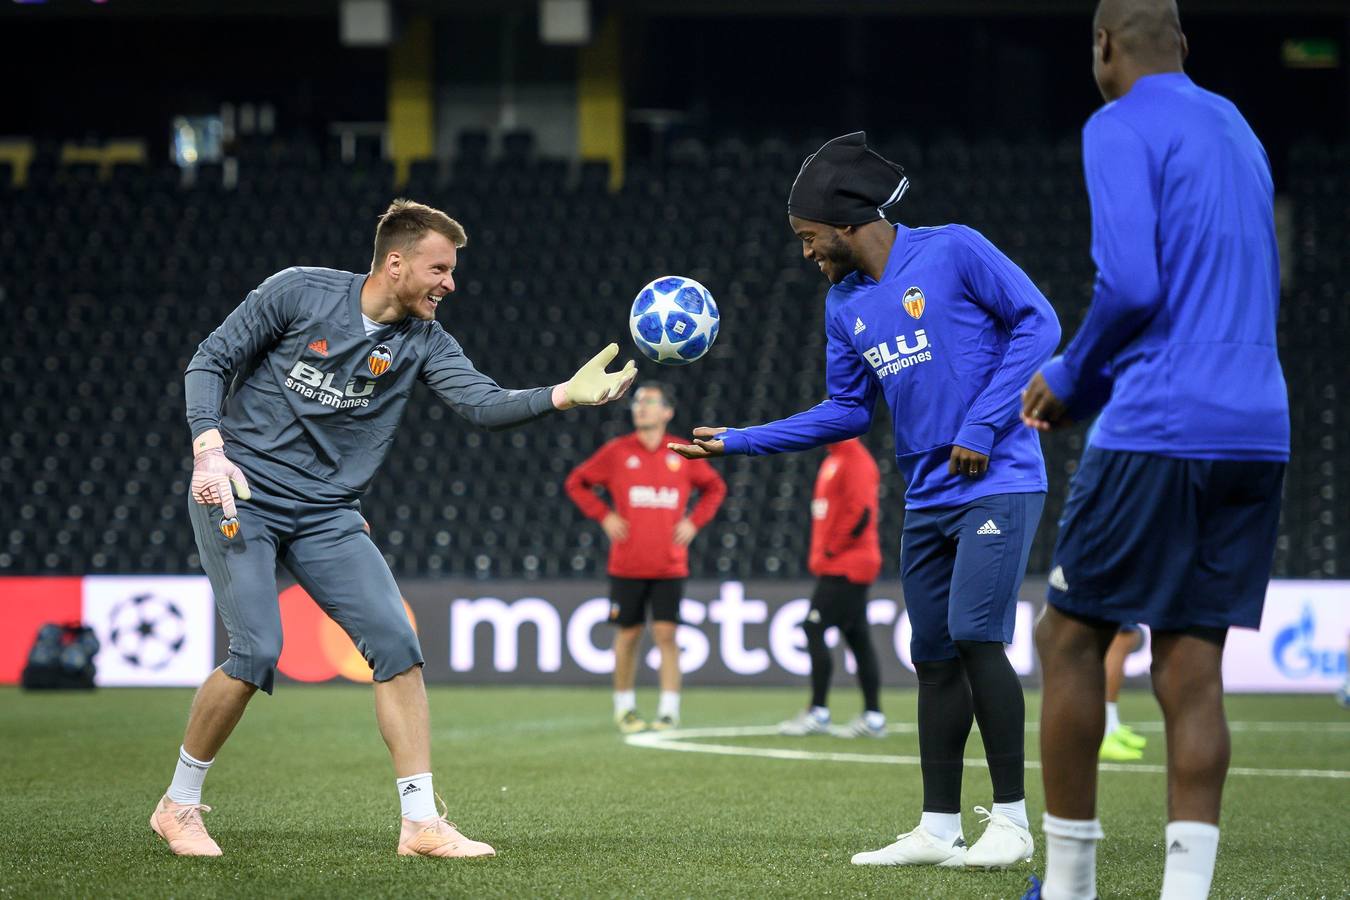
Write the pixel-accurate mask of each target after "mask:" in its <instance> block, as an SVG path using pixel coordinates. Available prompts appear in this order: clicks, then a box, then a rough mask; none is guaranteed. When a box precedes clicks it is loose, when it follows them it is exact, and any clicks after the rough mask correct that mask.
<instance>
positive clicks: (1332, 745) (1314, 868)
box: [0, 686, 1350, 898]
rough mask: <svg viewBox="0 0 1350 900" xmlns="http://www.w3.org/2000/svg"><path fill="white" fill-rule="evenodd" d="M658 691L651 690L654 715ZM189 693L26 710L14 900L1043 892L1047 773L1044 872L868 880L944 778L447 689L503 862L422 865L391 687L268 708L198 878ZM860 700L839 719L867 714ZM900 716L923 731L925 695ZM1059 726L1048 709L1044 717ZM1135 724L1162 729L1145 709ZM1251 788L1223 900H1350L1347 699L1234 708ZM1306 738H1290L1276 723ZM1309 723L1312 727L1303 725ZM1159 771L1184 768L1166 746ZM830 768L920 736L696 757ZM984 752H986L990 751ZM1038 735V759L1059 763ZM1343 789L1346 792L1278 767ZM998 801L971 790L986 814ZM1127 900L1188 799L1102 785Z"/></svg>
mask: <svg viewBox="0 0 1350 900" xmlns="http://www.w3.org/2000/svg"><path fill="white" fill-rule="evenodd" d="M654 693H655V692H654V691H651V690H648V691H644V692H642V693H640V695H639V698H640V699H641V700H642V701H644V703H645V707H644V708H645V709H646V710H647V711H648V712H650V711H651V706H652V705H653V704H654V700H655V697H654ZM190 698H191V693H190V692H189V691H172V690H101V691H98V692H97V693H93V694H84V695H80V694H65V695H34V694H26V693H21V692H19V691H17V690H14V689H9V688H6V689H3V690H0V895H3V896H16V897H20V896H30V897H37V896H41V897H104V896H117V897H171V896H172V897H193V898H196V897H228V898H240V897H414V896H462V897H900V898H908V897H934V898H961V897H989V898H1006V897H1020V896H1021V893H1022V890H1023V888H1024V886H1025V881H1026V876H1027V875H1028V874H1029V873H1031V872H1032V871H1036V872H1038V873H1039V872H1041V870H1042V865H1043V856H1042V853H1041V849H1042V847H1041V834H1040V829H1039V819H1040V814H1041V811H1042V806H1041V801H1040V797H1041V791H1040V783H1039V772H1038V771H1037V770H1035V769H1030V770H1029V771H1028V773H1027V779H1028V788H1029V805H1030V807H1031V814H1032V819H1033V831H1034V833H1035V834H1036V838H1037V854H1036V859H1035V860H1034V862H1033V865H1032V866H1022V867H1020V868H1016V869H1012V870H1008V871H1004V872H960V871H957V872H951V871H935V870H924V869H912V868H911V869H900V868H860V867H855V866H850V865H849V861H848V860H849V856H850V855H851V854H852V853H854V852H856V851H858V850H865V849H875V848H877V847H880V846H882V845H884V844H886V843H889V842H890V841H891V840H893V839H894V836H895V835H896V834H897V833H898V832H900V831H904V830H907V829H909V828H910V827H912V826H913V825H914V824H915V822H916V821H917V817H918V813H919V803H920V782H919V770H918V768H917V767H915V766H913V765H905V764H863V763H859V762H853V761H838V760H836V761H830V760H821V759H772V758H763V757H759V756H729V755H720V754H713V753H701V752H670V751H663V750H659V749H654V748H646V747H635V746H631V745H628V744H626V743H625V742H624V741H623V739H622V738H621V737H619V736H618V735H617V734H616V733H615V732H614V731H613V728H612V726H611V724H610V721H609V706H610V700H609V695H608V692H607V691H604V690H601V689H570V688H485V687H463V688H449V687H438V688H434V689H433V690H432V692H431V705H432V717H433V728H434V755H435V760H436V767H435V768H436V772H435V775H436V784H437V789H438V791H439V792H440V793H441V794H442V795H443V796H444V797H445V799H446V800H447V801H448V802H449V804H450V817H451V819H452V820H453V821H456V822H458V823H459V824H460V825H461V826H462V827H463V829H464V830H465V832H467V833H468V834H469V835H470V836H472V837H476V838H480V839H483V840H486V841H488V842H490V843H492V844H493V845H495V846H496V847H497V851H498V856H497V858H496V859H493V860H474V861H459V860H427V859H401V858H398V857H396V856H395V855H394V844H395V838H396V835H397V829H398V807H397V802H396V798H395V795H394V789H393V775H392V772H391V770H390V767H389V762H388V758H387V756H386V754H385V750H384V745H383V743H382V742H381V740H380V737H379V735H378V733H377V732H376V729H375V722H374V712H373V707H372V701H371V694H370V691H369V689H365V688H361V687H357V686H345V687H296V686H282V687H281V688H280V689H279V690H278V693H277V696H275V697H271V698H268V697H265V696H261V695H260V696H259V697H257V698H256V699H255V700H254V702H253V704H252V706H251V708H250V709H249V711H248V713H247V715H246V716H245V717H244V721H243V723H242V724H241V725H240V727H239V729H238V730H237V731H236V733H235V736H234V738H233V739H232V740H231V742H230V744H229V745H228V746H227V747H226V748H225V750H224V751H223V752H222V753H221V755H220V758H219V760H218V762H217V765H216V766H215V768H214V769H213V770H212V772H211V775H210V777H209V778H208V779H207V782H206V795H205V800H206V802H207V803H209V804H211V805H212V806H213V807H214V811H213V812H212V813H209V814H208V815H207V816H206V822H207V825H208V827H209V828H210V829H211V833H212V835H213V836H214V837H215V838H216V839H217V840H218V841H219V843H220V844H221V846H222V847H223V848H224V850H225V856H224V857H223V858H220V859H178V858H175V857H173V856H171V855H170V854H169V852H168V850H167V848H166V847H165V845H164V844H162V843H161V842H159V840H158V839H157V838H155V837H154V836H153V835H152V833H151V832H150V829H149V827H148V824H147V820H148V818H149V814H150V810H151V809H152V808H153V806H154V804H155V802H156V800H158V798H159V795H160V794H161V792H162V791H163V789H164V787H165V785H166V784H167V782H168V779H169V777H170V775H171V773H172V766H173V764H174V760H175V754H176V751H177V749H178V742H179V740H180V738H181V732H182V725H183V721H184V718H185V716H186V713H187V707H188V702H189V700H190ZM804 699H805V692H804V689H803V690H793V691H788V690H768V689H758V690H727V689H720V690H712V689H691V690H688V691H687V692H686V694H685V698H684V713H685V716H684V718H685V722H684V725H685V727H686V728H699V727H710V726H745V725H771V724H773V723H775V722H777V721H778V720H779V719H781V718H785V717H787V716H789V715H790V714H792V713H793V712H795V710H796V709H797V708H799V706H800V704H801V703H802V701H803V700H804ZM856 705H857V699H856V695H855V693H854V692H852V691H842V690H841V691H839V693H838V696H837V697H836V716H837V717H839V718H840V719H841V720H842V719H843V718H844V717H845V716H851V715H852V714H853V713H854V712H856V709H855V707H856ZM884 705H885V708H886V709H887V712H888V713H889V715H890V717H891V719H892V720H893V722H895V723H898V724H899V725H900V727H901V728H906V727H907V726H906V724H905V723H912V721H913V718H914V710H915V700H914V695H913V693H912V692H900V691H895V692H889V693H887V694H886V695H885V696H884ZM1028 707H1029V708H1028V719H1029V721H1031V722H1033V723H1034V721H1035V715H1036V697H1035V696H1034V695H1030V696H1029V697H1028ZM1122 708H1123V714H1124V717H1125V719H1126V721H1127V722H1131V723H1135V724H1138V723H1143V727H1144V728H1145V729H1147V728H1148V727H1149V724H1150V723H1153V726H1154V727H1155V728H1156V722H1157V719H1158V713H1157V708H1156V706H1155V704H1154V703H1153V701H1152V699H1151V698H1150V697H1148V696H1147V695H1145V694H1142V693H1132V694H1129V695H1127V696H1126V697H1125V698H1124V700H1123V703H1122ZM1228 709H1229V717H1230V719H1231V720H1233V721H1234V723H1235V733H1234V736H1233V765H1234V766H1236V767H1244V768H1245V769H1250V770H1254V771H1252V772H1250V773H1248V774H1241V775H1239V774H1234V775H1233V776H1231V777H1230V778H1229V781H1228V788H1227V793H1226V796H1225V798H1224V800H1225V802H1224V822H1223V824H1222V827H1223V836H1222V843H1221V846H1220V852H1219V862H1218V871H1217V874H1216V876H1215V880H1214V890H1213V894H1212V896H1214V897H1221V898H1230V897H1241V898H1257V897H1260V898H1265V897H1288V898H1310V897H1347V896H1350V877H1348V876H1347V873H1348V872H1350V819H1347V812H1346V810H1347V808H1350V778H1348V777H1346V771H1345V770H1350V714H1347V713H1346V712H1345V711H1343V710H1341V709H1339V708H1337V707H1336V705H1335V704H1334V702H1333V701H1332V700H1331V698H1329V697H1232V698H1230V700H1229V707H1228ZM1267 723H1281V724H1267ZM1282 723H1288V724H1282ZM1145 733H1146V734H1147V735H1148V736H1149V737H1150V738H1151V739H1152V740H1151V741H1150V744H1149V746H1148V749H1147V750H1146V751H1145V754H1146V755H1145V759H1144V762H1145V763H1149V764H1153V765H1157V764H1159V763H1161V762H1162V761H1163V758H1164V749H1163V744H1162V740H1161V735H1160V734H1158V733H1157V731H1156V730H1147V731H1145ZM695 741H696V742H699V743H715V744H721V745H734V746H739V747H763V748H778V749H796V750H805V751H811V752H816V753H862V754H881V755H886V756H893V757H905V756H914V755H917V753H918V744H917V740H916V738H915V735H914V734H913V732H912V730H904V731H897V733H894V734H892V735H891V736H890V737H888V738H887V739H885V740H882V741H870V740H869V741H845V740H841V739H837V738H828V737H812V738H778V737H765V736H745V737H718V738H702V739H695ZM966 755H967V757H968V758H971V757H978V756H979V755H980V745H979V737H978V733H977V734H974V735H972V738H971V743H970V745H969V747H968V748H967V753H966ZM1036 757H1037V753H1036V733H1035V731H1034V730H1031V731H1029V732H1028V758H1029V759H1031V760H1034V759H1036ZM1270 769H1283V770H1290V769H1318V770H1336V771H1339V772H1340V777H1309V776H1306V775H1304V776H1293V777H1291V776H1277V775H1273V774H1270V773H1268V772H1267V771H1264V770H1270ZM989 792H990V788H989V779H988V776H987V774H986V773H985V771H984V770H983V769H982V768H980V767H970V768H968V769H967V774H966V784H965V793H964V803H965V806H966V808H967V812H966V815H965V829H966V837H967V838H968V839H972V840H973V839H974V837H975V836H978V834H979V826H978V822H977V818H976V816H975V815H974V814H973V813H971V812H969V808H970V807H972V806H974V805H976V804H981V805H988V804H989V800H990V796H989ZM1101 816H1102V820H1103V824H1104V827H1105V829H1106V835H1107V837H1106V840H1105V841H1104V842H1103V843H1102V845H1101V847H1100V849H1099V863H1098V873H1099V875H1098V884H1099V887H1100V890H1101V893H1102V897H1103V898H1115V897H1156V896H1157V892H1158V889H1159V886H1160V883H1161V878H1162V862H1163V851H1162V847H1161V842H1162V829H1163V819H1164V812H1163V778H1162V776H1161V775H1159V774H1156V773H1154V772H1150V771H1144V770H1137V769H1136V770H1131V771H1125V772H1109V773H1106V774H1104V775H1103V776H1102V792H1101Z"/></svg>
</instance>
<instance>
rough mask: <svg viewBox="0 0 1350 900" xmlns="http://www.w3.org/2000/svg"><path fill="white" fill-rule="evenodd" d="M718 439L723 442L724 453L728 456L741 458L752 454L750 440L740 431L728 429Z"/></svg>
mask: <svg viewBox="0 0 1350 900" xmlns="http://www.w3.org/2000/svg"><path fill="white" fill-rule="evenodd" d="M718 439H719V440H721V442H722V453H724V454H725V455H727V456H740V455H744V454H747V453H749V452H750V439H749V438H747V437H746V436H745V435H744V434H741V432H740V430H739V429H736V428H728V429H727V430H726V431H724V432H722V433H721V434H720V435H719V436H718Z"/></svg>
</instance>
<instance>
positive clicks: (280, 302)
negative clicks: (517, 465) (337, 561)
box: [185, 267, 554, 502]
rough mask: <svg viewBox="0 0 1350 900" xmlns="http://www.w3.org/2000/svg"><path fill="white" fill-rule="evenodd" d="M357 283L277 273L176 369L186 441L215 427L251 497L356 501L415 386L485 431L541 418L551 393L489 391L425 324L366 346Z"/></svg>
mask: <svg viewBox="0 0 1350 900" xmlns="http://www.w3.org/2000/svg"><path fill="white" fill-rule="evenodd" d="M365 280H366V276H365V275H356V274H353V273H351V272H340V271H335V270H333V269H318V268H300V267H297V268H291V269H285V270H283V271H281V272H278V273H277V274H275V275H273V276H272V277H271V278H268V279H267V280H266V281H264V282H263V283H262V284H261V285H259V286H258V287H257V288H256V289H255V290H253V291H251V292H250V293H249V295H248V297H247V298H245V300H244V302H243V303H241V304H240V305H239V306H238V307H237V308H236V309H235V310H234V312H232V313H230V315H229V316H227V317H226V319H225V321H224V322H223V323H221V325H220V327H219V328H217V329H216V330H215V331H213V332H211V334H210V335H209V336H208V337H207V338H206V340H204V341H202V343H201V345H200V346H199V347H198V348H197V353H196V354H195V355H194V356H193V357H192V362H190V363H188V367H187V373H186V387H185V395H186V399H187V418H188V425H189V426H190V427H191V429H192V435H193V436H194V437H195V436H196V435H198V434H201V433H202V432H203V431H205V430H207V429H209V428H219V429H220V432H221V435H222V436H223V438H224V440H225V452H226V454H227V455H228V456H229V457H230V459H232V460H233V461H234V462H235V463H236V464H237V465H238V466H239V467H240V468H242V469H243V470H244V474H245V475H247V476H248V478H249V482H250V485H251V486H252V487H253V488H254V489H255V490H256V489H258V488H262V489H264V490H267V491H270V492H272V493H274V494H279V495H281V496H287V497H292V498H295V499H300V500H308V501H318V502H350V501H352V500H356V499H358V498H359V497H360V496H361V494H362V493H363V492H364V491H365V490H366V488H367V486H368V485H369V484H370V480H371V478H372V477H373V476H374V475H375V471H376V470H377V469H378V468H379V467H380V464H381V463H382V462H383V461H384V457H385V455H386V454H387V453H388V452H389V446H390V444H391V443H392V442H393V439H394V432H395V430H396V429H397V428H398V424H399V421H400V419H402V417H403V408H404V406H406V405H407V402H408V395H409V394H411V393H412V388H413V382H414V381H415V380H418V379H420V380H421V381H422V382H424V383H425V384H426V385H427V386H428V387H430V388H431V389H432V390H433V391H435V392H436V393H437V394H438V395H439V396H440V397H441V399H443V400H444V401H445V402H446V403H447V404H449V405H450V407H451V408H453V409H454V410H455V412H457V413H459V414H460V415H461V416H463V417H464V418H466V419H468V420H469V421H470V422H472V423H473V424H475V425H479V426H482V427H485V428H490V429H497V428H506V427H508V426H511V425H516V424H519V423H522V422H528V421H530V420H532V419H537V418H539V417H540V416H543V415H546V414H547V413H549V412H552V411H553V408H554V407H553V400H552V388H549V387H540V388H532V389H529V390H519V391H517V390H507V389H505V388H502V387H500V386H499V385H498V384H497V383H496V382H495V381H493V380H492V379H491V378H489V377H487V376H486V375H484V374H482V373H481V372H479V371H478V370H477V369H475V368H474V365H473V363H472V362H470V361H469V358H468V357H467V356H465V355H464V351H463V350H462V349H461V348H460V346H459V342H458V341H456V340H455V339H454V338H453V337H451V336H450V335H449V334H448V333H446V331H445V329H443V328H442V327H441V326H440V324H439V323H437V322H429V321H423V320H421V319H413V318H408V319H404V320H403V321H401V322H396V323H394V324H392V325H386V326H385V327H384V328H382V329H380V330H379V331H377V332H375V333H374V334H371V335H367V334H366V331H365V327H364V325H363V322H362V318H361V287H362V285H364V284H365ZM227 384H228V385H229V389H228V392H227V390H226V385H227ZM222 407H223V411H222Z"/></svg>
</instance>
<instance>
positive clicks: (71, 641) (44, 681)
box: [21, 622, 99, 690]
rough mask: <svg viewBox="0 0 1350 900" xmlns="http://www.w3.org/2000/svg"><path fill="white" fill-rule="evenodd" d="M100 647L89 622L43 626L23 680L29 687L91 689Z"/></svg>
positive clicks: (36, 688) (29, 658) (34, 688)
mask: <svg viewBox="0 0 1350 900" xmlns="http://www.w3.org/2000/svg"><path fill="white" fill-rule="evenodd" d="M98 648H99V643H98V637H97V636H96V635H95V634H94V629H92V628H90V627H89V626H88V625H81V624H79V623H75V622H71V623H67V624H64V625H58V624H54V623H48V624H46V625H43V626H42V628H40V629H38V634H37V640H35V641H33V649H32V650H29V651H28V665H26V666H24V670H23V678H22V682H21V683H22V684H23V686H24V687H25V688H28V689H29V690H45V689H62V688H64V689H70V688H75V689H84V690H88V689H91V688H93V686H94V654H96V653H98Z"/></svg>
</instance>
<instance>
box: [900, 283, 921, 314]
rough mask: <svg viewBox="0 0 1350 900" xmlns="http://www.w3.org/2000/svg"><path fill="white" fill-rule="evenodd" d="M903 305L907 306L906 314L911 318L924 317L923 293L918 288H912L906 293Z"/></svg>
mask: <svg viewBox="0 0 1350 900" xmlns="http://www.w3.org/2000/svg"><path fill="white" fill-rule="evenodd" d="M903 303H904V304H905V312H907V313H909V315H910V318H912V319H917V318H918V317H919V316H921V315H923V306H924V300H923V291H921V290H919V289H918V288H917V287H912V288H910V289H909V290H907V291H905V296H904V299H903Z"/></svg>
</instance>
